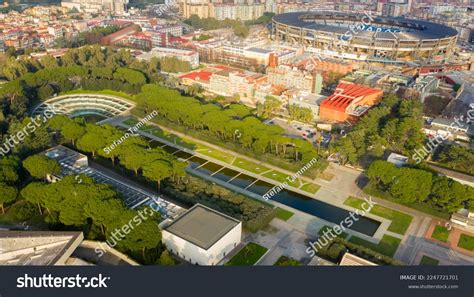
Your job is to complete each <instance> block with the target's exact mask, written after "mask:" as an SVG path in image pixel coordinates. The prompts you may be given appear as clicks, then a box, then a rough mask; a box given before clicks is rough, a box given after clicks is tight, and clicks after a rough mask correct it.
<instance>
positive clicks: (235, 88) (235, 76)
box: [209, 69, 266, 99]
mask: <svg viewBox="0 0 474 297" xmlns="http://www.w3.org/2000/svg"><path fill="white" fill-rule="evenodd" d="M265 82H266V76H265V75H263V74H260V73H255V72H250V71H246V72H243V71H239V70H236V69H223V70H222V71H219V72H217V73H214V74H213V75H212V76H211V77H210V84H209V91H211V92H213V93H215V94H218V95H222V96H233V95H239V96H240V98H241V99H246V98H247V99H252V98H253V97H254V95H255V90H256V87H257V85H259V84H262V83H265Z"/></svg>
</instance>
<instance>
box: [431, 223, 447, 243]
mask: <svg viewBox="0 0 474 297" xmlns="http://www.w3.org/2000/svg"><path fill="white" fill-rule="evenodd" d="M448 237H449V230H448V229H447V228H446V227H444V226H436V227H435V229H434V231H433V234H431V238H434V239H436V240H439V241H442V242H448Z"/></svg>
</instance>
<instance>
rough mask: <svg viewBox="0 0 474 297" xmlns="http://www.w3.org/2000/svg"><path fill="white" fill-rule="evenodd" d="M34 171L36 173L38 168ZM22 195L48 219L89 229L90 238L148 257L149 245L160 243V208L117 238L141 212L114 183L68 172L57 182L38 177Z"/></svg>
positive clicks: (88, 235) (53, 223)
mask: <svg viewBox="0 0 474 297" xmlns="http://www.w3.org/2000/svg"><path fill="white" fill-rule="evenodd" d="M25 162H28V159H26V160H25ZM31 173H32V174H35V172H34V171H33V172H31ZM21 196H22V198H24V199H25V200H26V201H28V202H30V203H32V204H34V205H37V206H38V211H39V213H41V214H43V213H44V214H45V215H46V218H47V221H48V223H50V224H52V225H58V224H62V225H65V226H71V227H75V228H78V229H83V230H89V232H88V233H87V237H88V238H90V239H107V240H108V241H109V243H111V245H115V247H116V248H118V249H120V250H122V251H137V250H138V251H142V255H143V257H144V255H145V251H146V250H147V249H155V248H157V247H158V246H159V244H160V241H161V233H160V231H159V229H158V220H159V218H160V216H159V213H156V212H149V213H147V214H150V215H149V216H148V217H147V218H146V219H145V220H142V223H141V224H138V225H136V226H134V228H133V229H132V230H131V232H130V233H129V234H127V236H124V237H122V238H121V240H117V237H114V235H113V234H114V231H116V230H121V229H122V227H123V226H124V225H128V224H130V222H132V221H133V218H134V217H136V216H137V215H138V214H137V211H135V210H131V209H129V208H128V207H127V206H126V205H125V204H124V203H123V200H122V199H121V198H120V196H119V195H118V194H117V193H116V192H115V191H114V190H113V189H112V188H111V186H109V185H106V184H98V183H96V182H94V181H93V180H92V179H91V178H90V177H87V176H81V177H80V182H78V179H76V178H75V177H74V176H66V177H64V178H63V179H61V180H60V181H58V182H55V183H44V182H42V181H35V182H32V183H30V184H28V185H27V186H26V187H25V188H24V189H23V190H21ZM115 236H116V235H115Z"/></svg>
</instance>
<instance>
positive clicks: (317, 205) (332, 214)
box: [213, 168, 380, 236]
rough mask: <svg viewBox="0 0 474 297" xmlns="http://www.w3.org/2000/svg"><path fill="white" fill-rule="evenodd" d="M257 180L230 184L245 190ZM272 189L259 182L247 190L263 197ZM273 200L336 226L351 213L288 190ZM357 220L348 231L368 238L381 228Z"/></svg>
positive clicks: (224, 175)
mask: <svg viewBox="0 0 474 297" xmlns="http://www.w3.org/2000/svg"><path fill="white" fill-rule="evenodd" d="M235 172H236V171H235V170H231V169H228V168H224V169H223V170H221V171H219V172H218V173H217V174H215V175H214V176H213V177H216V178H218V179H220V180H223V181H227V180H229V179H230V178H232V176H233V175H234V173H235ZM217 175H219V176H217ZM255 180H256V179H255V178H253V177H251V176H248V175H245V174H240V175H239V176H238V177H237V178H235V179H233V180H232V181H231V182H230V184H232V185H234V186H238V187H240V188H242V189H245V188H246V187H248V186H249V185H250V184H252V183H253V182H255ZM272 187H273V185H272V184H270V183H267V182H265V181H262V180H258V181H256V182H255V183H254V184H252V185H251V186H250V187H248V188H247V190H248V191H250V192H252V193H255V194H257V195H259V196H263V195H264V194H265V193H267V192H268V191H270V189H271V188H272ZM271 199H272V200H274V201H277V202H279V203H281V204H284V205H287V206H289V207H292V208H294V209H296V210H299V211H302V212H305V213H307V214H310V215H313V216H315V217H318V218H320V219H323V220H325V221H328V222H331V223H334V224H340V223H341V222H343V221H344V220H345V219H346V218H348V217H350V212H349V211H348V210H345V209H343V208H340V207H337V206H334V205H331V204H328V203H325V202H323V201H320V200H317V199H313V198H310V197H307V196H304V195H301V194H299V193H295V192H292V191H289V190H286V189H284V190H282V191H281V192H279V193H278V194H276V195H275V196H273V197H272V198H271ZM355 218H356V219H358V220H357V221H356V220H353V222H354V223H353V225H352V226H351V227H350V228H348V229H351V230H354V231H357V232H360V233H362V234H365V235H368V236H373V235H374V234H375V232H376V231H377V229H378V228H379V226H380V222H378V221H376V220H373V219H370V218H366V217H360V216H355ZM343 226H347V223H345V224H343Z"/></svg>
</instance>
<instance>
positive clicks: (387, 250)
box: [349, 235, 401, 257]
mask: <svg viewBox="0 0 474 297" xmlns="http://www.w3.org/2000/svg"><path fill="white" fill-rule="evenodd" d="M349 241H350V242H352V243H353V244H357V245H361V246H365V247H366V248H369V249H371V250H373V251H375V252H377V253H380V254H383V255H386V256H389V257H393V255H395V252H396V251H397V249H398V245H400V241H401V239H399V238H395V237H393V236H390V235H384V236H383V237H382V239H381V240H380V242H379V244H375V243H372V242H369V241H367V240H365V239H362V238H359V237H357V236H352V237H351V238H350V239H349Z"/></svg>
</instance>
